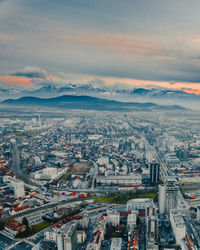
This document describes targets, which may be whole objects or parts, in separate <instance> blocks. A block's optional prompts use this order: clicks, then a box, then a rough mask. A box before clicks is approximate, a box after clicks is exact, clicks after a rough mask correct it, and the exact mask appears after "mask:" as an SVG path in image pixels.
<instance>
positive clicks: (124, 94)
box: [0, 80, 200, 104]
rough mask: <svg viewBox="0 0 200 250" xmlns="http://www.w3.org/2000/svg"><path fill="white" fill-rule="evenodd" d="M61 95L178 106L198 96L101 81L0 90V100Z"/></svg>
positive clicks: (43, 84) (170, 90)
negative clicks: (181, 102)
mask: <svg viewBox="0 0 200 250" xmlns="http://www.w3.org/2000/svg"><path fill="white" fill-rule="evenodd" d="M62 95H78V96H80V95H87V96H93V97H99V98H105V99H113V100H118V101H141V102H146V101H150V102H151V101H152V102H156V103H167V102H168V103H169V102H170V101H173V104H179V102H180V101H182V100H183V101H185V100H195V101H199V100H200V96H199V95H195V94H188V93H186V92H184V91H182V90H172V89H164V88H155V87H154V88H151V89H147V88H138V87H135V86H134V87H133V86H131V85H123V84H113V85H107V84H105V83H104V82H101V81H98V80H97V81H91V82H87V83H68V84H63V85H62V86H60V85H56V84H52V83H45V82H43V83H42V84H41V85H38V87H37V86H36V85H35V86H34V88H32V89H30V90H29V89H28V88H26V89H19V88H18V89H17V88H16V87H15V88H8V89H5V88H0V100H5V99H9V98H15V99H16V98H20V97H24V96H32V97H40V98H50V97H57V96H62Z"/></svg>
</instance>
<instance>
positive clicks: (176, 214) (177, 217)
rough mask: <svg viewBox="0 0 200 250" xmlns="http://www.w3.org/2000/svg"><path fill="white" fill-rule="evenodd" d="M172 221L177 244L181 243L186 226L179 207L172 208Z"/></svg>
mask: <svg viewBox="0 0 200 250" xmlns="http://www.w3.org/2000/svg"><path fill="white" fill-rule="evenodd" d="M170 222H171V226H172V229H173V232H174V236H175V239H176V244H177V245H181V240H182V239H183V238H184V237H185V234H186V226H185V222H184V220H183V217H182V215H181V212H180V211H178V210H177V209H171V210H170Z"/></svg>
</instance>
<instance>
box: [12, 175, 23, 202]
mask: <svg viewBox="0 0 200 250" xmlns="http://www.w3.org/2000/svg"><path fill="white" fill-rule="evenodd" d="M10 183H11V185H12V186H13V188H14V193H15V196H16V197H17V198H18V197H23V196H25V192H24V182H23V181H20V180H18V179H14V178H12V179H11V181H10Z"/></svg>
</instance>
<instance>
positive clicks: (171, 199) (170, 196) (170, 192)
mask: <svg viewBox="0 0 200 250" xmlns="http://www.w3.org/2000/svg"><path fill="white" fill-rule="evenodd" d="M165 185H166V187H165V188H166V191H165V192H166V196H165V197H166V198H165V199H166V213H167V214H168V215H169V214H170V209H176V208H177V201H178V196H177V193H178V185H177V180H176V179H175V178H169V179H168V180H167V182H166V184H165Z"/></svg>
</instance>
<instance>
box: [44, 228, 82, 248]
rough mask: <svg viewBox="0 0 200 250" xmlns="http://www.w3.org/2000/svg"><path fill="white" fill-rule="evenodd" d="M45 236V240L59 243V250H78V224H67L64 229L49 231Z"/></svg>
mask: <svg viewBox="0 0 200 250" xmlns="http://www.w3.org/2000/svg"><path fill="white" fill-rule="evenodd" d="M44 235H45V240H51V241H54V242H56V243H57V247H58V250H65V249H67V250H76V249H77V223H67V224H66V225H65V226H64V227H63V228H62V229H57V228H52V229H49V230H48V231H45V233H44Z"/></svg>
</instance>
